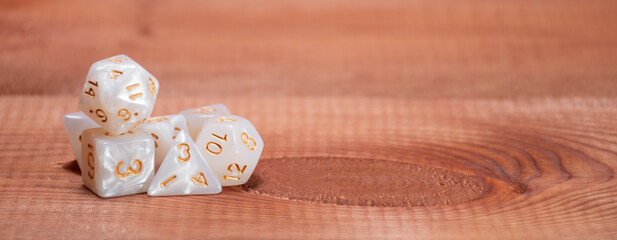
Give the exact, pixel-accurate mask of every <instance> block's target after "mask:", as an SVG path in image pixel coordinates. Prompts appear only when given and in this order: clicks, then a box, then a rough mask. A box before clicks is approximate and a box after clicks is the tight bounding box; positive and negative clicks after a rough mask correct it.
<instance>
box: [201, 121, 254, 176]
mask: <svg viewBox="0 0 617 240" xmlns="http://www.w3.org/2000/svg"><path fill="white" fill-rule="evenodd" d="M196 145H197V148H198V149H199V151H200V152H201V154H202V155H203V156H204V158H205V159H206V161H207V162H208V165H209V166H210V168H211V169H212V172H213V173H214V175H215V176H217V179H218V180H219V182H220V183H221V185H222V186H234V185H241V184H244V183H246V181H248V179H249V178H250V176H251V174H253V170H255V166H257V162H258V161H259V157H260V156H261V152H262V150H263V146H264V144H263V141H262V139H261V137H260V136H259V133H258V132H257V130H256V129H255V127H254V126H253V124H251V122H249V121H248V120H246V119H244V118H242V117H239V116H234V115H221V116H218V117H216V118H211V119H209V120H208V121H207V122H206V123H205V124H204V128H203V129H202V130H201V131H200V132H199V134H198V136H197V142H196Z"/></svg>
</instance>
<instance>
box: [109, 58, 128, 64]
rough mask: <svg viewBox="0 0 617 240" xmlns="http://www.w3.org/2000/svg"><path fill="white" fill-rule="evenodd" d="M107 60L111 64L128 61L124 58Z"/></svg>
mask: <svg viewBox="0 0 617 240" xmlns="http://www.w3.org/2000/svg"><path fill="white" fill-rule="evenodd" d="M108 60H109V61H110V62H113V63H120V62H122V61H125V60H129V59H128V58H125V57H112V58H110V59H108Z"/></svg>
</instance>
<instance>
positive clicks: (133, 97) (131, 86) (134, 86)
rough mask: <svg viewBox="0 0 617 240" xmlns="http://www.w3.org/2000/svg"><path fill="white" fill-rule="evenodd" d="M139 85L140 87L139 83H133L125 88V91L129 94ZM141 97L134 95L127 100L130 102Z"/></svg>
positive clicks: (137, 94)
mask: <svg viewBox="0 0 617 240" xmlns="http://www.w3.org/2000/svg"><path fill="white" fill-rule="evenodd" d="M139 85H140V84H139V83H135V84H132V85H129V86H127V87H126V90H128V91H129V92H130V91H133V88H136V87H139ZM141 95H143V93H135V94H133V95H131V96H129V98H130V99H131V100H135V98H136V97H139V96H141Z"/></svg>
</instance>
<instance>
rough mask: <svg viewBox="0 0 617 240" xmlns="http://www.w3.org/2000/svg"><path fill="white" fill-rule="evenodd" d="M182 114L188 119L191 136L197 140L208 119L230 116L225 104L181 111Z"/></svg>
mask: <svg viewBox="0 0 617 240" xmlns="http://www.w3.org/2000/svg"><path fill="white" fill-rule="evenodd" d="M180 114H182V115H183V116H184V118H186V123H187V125H188V127H189V134H190V135H191V137H192V138H193V139H197V134H198V133H199V131H201V128H202V127H203V125H204V123H205V122H206V121H208V119H210V118H212V117H215V116H219V115H225V114H229V110H228V109H227V107H226V106H225V105H223V104H214V105H209V106H204V107H198V108H191V109H186V110H184V111H181V112H180Z"/></svg>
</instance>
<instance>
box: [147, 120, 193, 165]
mask: <svg viewBox="0 0 617 240" xmlns="http://www.w3.org/2000/svg"><path fill="white" fill-rule="evenodd" d="M140 129H142V130H144V131H146V133H148V134H149V135H150V136H152V138H154V148H155V149H156V152H155V154H154V162H155V168H154V170H155V171H156V170H157V169H159V166H161V163H162V162H163V159H165V155H167V152H169V150H170V147H171V146H172V145H174V142H175V140H174V139H175V138H176V135H177V134H178V133H179V132H180V131H181V130H186V131H188V128H187V126H186V120H185V119H184V116H182V115H168V116H160V117H153V118H149V119H148V120H147V121H146V123H144V124H143V125H141V127H140Z"/></svg>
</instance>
